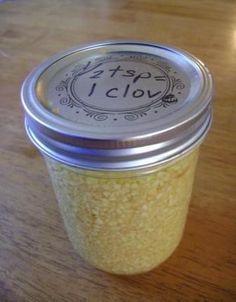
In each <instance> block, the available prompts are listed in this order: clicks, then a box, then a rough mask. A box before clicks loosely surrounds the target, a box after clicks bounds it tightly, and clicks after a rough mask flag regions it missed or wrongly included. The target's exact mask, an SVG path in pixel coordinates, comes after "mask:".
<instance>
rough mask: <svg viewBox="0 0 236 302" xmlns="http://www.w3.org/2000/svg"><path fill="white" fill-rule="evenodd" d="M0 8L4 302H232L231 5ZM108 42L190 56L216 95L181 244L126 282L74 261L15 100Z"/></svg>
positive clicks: (234, 62) (235, 190)
mask: <svg viewBox="0 0 236 302" xmlns="http://www.w3.org/2000/svg"><path fill="white" fill-rule="evenodd" d="M0 2H1V4H0V44H1V45H0V66H1V68H0V70H1V73H0V85H1V88H0V91H1V92H0V102H1V103H0V106H1V108H0V114H1V115H0V125H1V132H0V152H1V153H0V163H1V170H0V190H1V192H0V301H1V302H7V301H10V302H13V301H14V302H25V301H27V302H28V301H30V302H51V301H52V302H54V301H55V302H78V301H80V302H82V301H89V302H99V301H101V302H107V301H115V302H116V301H117V302H134V301H137V302H142V301H145V302H151V301H155V302H172V301H173V302H176V301H177V302H178V301H179V302H185V301H188V302H189V301H194V302H205V301H214V302H217V301H219V302H223V301H225V302H231V301H232V302H233V301H234V302H235V301H236V183H235V179H236V178H235V175H236V173H235V170H236V135H235V132H236V76H235V75H236V3H235V1H233V0H231V1H230V0H222V1H221V0H204V1H195V0H191V1H187V0H186V1H183V0H182V1H181V0H178V1H164V0H162V1H161V0H160V1H156V0H146V1H145V0H137V1H134V0H133V1H131V0H130V1H125V0H120V1H115V0H113V1H112V0H110V1H109V0H106V1H105V0H100V1H95V0H91V1H86V0H84V1H82V0H80V1H75V0H67V1H65V0H64V1H63V0H53V1H47V0H41V1H36V0H34V1H27V0H19V1H13V0H12V1H10V0H9V1H0ZM113 38H119V39H123V38H127V39H130V38H132V39H142V40H149V41H158V42H161V43H168V44H172V45H175V46H176V47H180V48H183V49H186V50H188V51H189V52H191V53H193V54H194V55H196V56H197V57H199V58H200V59H202V61H204V62H205V63H206V64H207V66H208V67H209V69H210V70H211V71H212V73H213V75H214V79H215V84H216V95H215V104H214V123H213V127H212V129H211V131H210V134H209V136H208V137H207V139H206V141H205V142H204V144H203V146H202V150H201V151H202V152H201V155H200V162H199V166H198V170H197V175H196V182H195V187H194V192H193V198H192V203H191V207H190V213H189V216H188V221H187V227H186V231H185V235H184V238H183V240H182V242H181V244H180V246H179V248H178V249H177V251H176V252H175V253H174V255H173V256H172V257H171V258H170V259H169V260H168V261H167V262H165V263H164V264H163V265H161V266H160V267H159V268H157V269H155V270H154V271H152V272H150V273H148V274H145V275H138V276H133V277H117V276H113V275H109V274H106V273H103V272H100V271H98V270H95V269H93V268H92V267H90V266H89V265H87V264H86V263H84V262H83V261H82V260H81V259H80V257H79V256H78V255H77V254H76V253H75V252H74V251H73V249H72V247H71V244H70V243H69V241H68V239H67V236H66V234H65V231H64V228H63V224H62V220H61V217H60V214H59V212H58V207H57V204H56V200H55V196H54V194H53V191H52V188H51V184H50V181H49V178H48V174H47V171H46V168H45V165H44V162H43V161H42V158H41V156H40V155H39V153H38V152H37V151H36V149H35V148H34V147H33V146H32V145H31V144H30V143H29V142H28V139H27V138H26V136H25V133H24V129H23V110H22V108H21V104H20V97H19V89H20V85H21V83H22V81H23V79H24V78H25V76H26V74H27V73H28V72H29V71H30V70H31V69H32V68H33V67H34V66H35V65H37V64H38V63H40V61H41V60H43V59H45V58H46V57H48V56H49V55H52V54H54V53H56V52H58V51H61V50H63V49H66V48H69V47H71V46H74V45H77V44H80V43H84V42H90V41H94V40H101V39H113Z"/></svg>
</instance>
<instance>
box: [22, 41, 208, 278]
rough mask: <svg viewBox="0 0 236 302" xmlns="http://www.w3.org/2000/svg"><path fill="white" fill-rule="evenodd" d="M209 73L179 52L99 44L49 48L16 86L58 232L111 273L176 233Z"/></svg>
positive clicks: (204, 120)
mask: <svg viewBox="0 0 236 302" xmlns="http://www.w3.org/2000/svg"><path fill="white" fill-rule="evenodd" d="M212 90H213V88H212V78H211V76H210V74H209V71H208V70H207V68H206V67H205V66H204V65H203V63H202V62H200V61H199V60H198V59H196V58H195V57H193V56H192V55H190V54H189V53H186V52H184V51H182V50H178V49H175V48H172V47H168V46H165V45H160V44H150V43H146V42H137V41H105V42H98V43H96V44H90V45H84V46H81V47H76V48H73V49H70V50H68V51H66V52H63V53H60V54H57V55H55V56H53V57H51V58H49V59H48V60H46V61H45V62H44V63H42V64H41V65H40V66H38V68H36V69H35V70H34V71H33V72H32V73H31V74H30V75H29V76H28V77H27V79H26V80H25V82H24V84H23V87H22V93H21V97H22V102H23V106H24V109H25V127H26V131H27V134H28V136H29V138H30V139H31V141H32V142H33V143H34V144H35V145H36V146H37V147H38V149H39V150H40V151H41V152H42V154H43V156H44V158H45V160H46V163H47V166H48V170H49V173H50V176H51V179H52V183H53V187H54V190H55V193H56V196H57V200H58V203H59V208H60V211H61V214H62V217H63V220H64V224H65V228H66V230H67V233H68V236H69V238H70V240H71V242H72V244H73V246H74V248H75V249H76V250H77V251H78V252H79V254H80V255H81V257H82V258H84V259H85V260H86V261H87V262H89V263H90V264H91V265H93V266H95V267H97V268H99V269H101V270H103V271H107V272H112V273H115V274H136V273H142V272H147V271H149V270H151V269H153V268H154V267H156V266H157V265H159V264H160V263H162V262H163V261H165V260H166V259H167V258H168V257H169V256H170V255H171V254H172V252H173V251H174V250H175V248H176V247H177V245H178V243H179V242H180V240H181V237H182V234H183V229H184V225H185V221H186V215H187V212H188V205H189V201H190V197H191V191H192V185H193V180H194V171H195V167H196V163H197V157H198V151H199V146H200V144H201V142H202V141H203V139H204V137H205V135H206V133H207V132H208V130H209V127H210V124H211V120H212V112H211V100H212Z"/></svg>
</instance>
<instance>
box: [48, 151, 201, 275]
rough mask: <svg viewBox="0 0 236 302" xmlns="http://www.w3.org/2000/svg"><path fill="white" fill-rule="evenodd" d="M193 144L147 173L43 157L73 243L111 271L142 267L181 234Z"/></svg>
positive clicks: (171, 247)
mask: <svg viewBox="0 0 236 302" xmlns="http://www.w3.org/2000/svg"><path fill="white" fill-rule="evenodd" d="M197 154H198V149H195V151H193V152H191V153H189V154H187V155H185V156H182V157H181V158H180V159H177V160H174V161H172V162H171V163H169V164H165V165H162V166H159V167H158V168H157V169H156V171H154V172H152V173H150V174H146V173H145V174H142V171H137V172H131V173H129V172H122V173H121V172H99V171H95V172H92V171H84V170H82V169H77V168H72V167H69V166H67V165H64V164H61V163H59V162H57V161H55V160H53V159H50V158H48V157H47V158H46V161H47V164H48V168H49V172H50V174H51V178H52V182H53V185H54V190H55V192H56V195H57V199H58V202H59V207H60V210H61V214H62V217H63V220H64V223H65V227H66V230H67V232H68V235H69V238H70V240H71V242H72V244H73V246H74V248H75V249H76V250H77V251H78V252H79V254H80V255H81V257H82V258H84V259H85V260H86V261H88V262H89V263H90V264H92V265H94V266H95V267H97V268H99V269H101V270H104V271H107V272H112V273H116V274H136V273H141V272H146V271H149V270H151V269H152V268H154V267H155V266H157V265H158V264H160V263H162V262H163V261H164V260H165V259H167V258H168V257H169V256H170V255H171V253H172V252H173V251H174V249H175V248H176V247H177V245H178V243H179V241H180V239H181V237H182V233H183V229H184V224H185V220H186V214H187V210H188V204H189V200H190V196H191V190H192V183H193V178H194V170H195V165H196V162H197Z"/></svg>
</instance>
